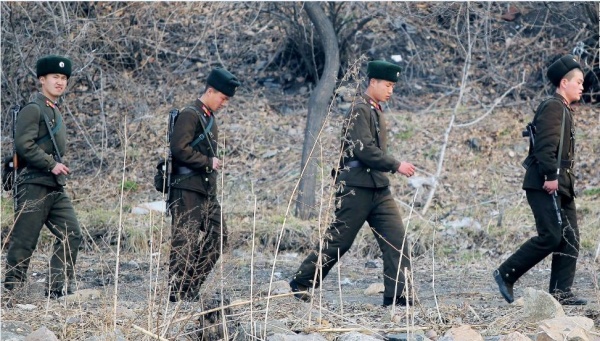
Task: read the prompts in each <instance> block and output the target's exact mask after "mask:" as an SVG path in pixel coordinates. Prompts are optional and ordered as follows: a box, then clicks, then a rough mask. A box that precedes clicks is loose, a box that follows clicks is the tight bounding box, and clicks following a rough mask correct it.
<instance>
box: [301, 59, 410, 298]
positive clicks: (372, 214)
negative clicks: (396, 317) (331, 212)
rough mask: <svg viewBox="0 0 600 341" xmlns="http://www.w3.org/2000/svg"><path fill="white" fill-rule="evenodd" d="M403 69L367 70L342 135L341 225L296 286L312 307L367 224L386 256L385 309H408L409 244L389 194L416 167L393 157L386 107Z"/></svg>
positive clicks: (383, 65) (305, 265)
mask: <svg viewBox="0 0 600 341" xmlns="http://www.w3.org/2000/svg"><path fill="white" fill-rule="evenodd" d="M400 71H401V69H400V67H399V66H397V65H395V64H392V63H388V62H385V61H380V60H377V61H372V62H370V63H369V64H368V66H367V76H368V78H369V79H368V87H367V90H366V92H365V93H364V94H363V96H362V97H360V99H359V100H358V102H357V103H355V104H354V106H353V108H352V110H351V112H350V114H349V116H348V119H347V121H346V123H345V124H344V128H343V129H342V149H343V155H344V156H343V158H342V159H341V160H340V165H339V173H337V174H338V175H337V178H336V182H337V183H338V184H340V185H342V184H343V186H341V189H340V191H338V192H337V193H336V211H335V220H334V222H333V223H332V224H331V225H330V226H329V228H328V230H327V232H326V239H325V240H324V241H323V242H322V247H321V248H320V249H319V248H317V249H316V250H315V251H314V252H311V254H310V255H309V256H308V257H307V258H306V259H305V260H304V261H303V262H302V264H301V265H300V267H299V269H298V271H297V272H296V273H295V274H294V276H293V279H292V280H291V281H290V287H291V289H292V291H293V292H296V293H297V294H295V296H296V298H298V299H301V300H304V301H308V300H310V296H309V295H308V294H306V293H305V292H306V291H307V290H308V288H311V287H313V286H314V287H318V286H319V285H320V283H321V281H322V280H323V278H325V276H327V274H328V273H329V271H330V270H331V269H332V268H333V266H334V265H335V264H336V263H337V262H338V260H339V257H341V256H343V255H344V254H345V253H346V252H347V251H348V250H349V249H350V246H351V245H352V243H353V242H354V239H355V238H356V235H357V234H358V232H359V230H360V229H361V227H362V226H363V224H364V223H365V222H368V223H369V226H370V227H371V229H372V230H373V234H374V235H375V239H376V240H377V243H378V244H379V247H380V249H381V251H382V254H383V272H384V280H383V282H384V286H385V291H384V294H383V305H384V306H389V305H392V304H396V305H407V304H410V303H411V301H412V299H410V298H408V295H407V290H406V289H407V288H406V287H405V271H406V270H408V269H410V261H409V255H408V241H406V240H405V236H406V233H405V230H404V226H403V223H402V217H401V216H400V211H399V209H398V206H397V204H396V202H395V200H394V198H393V196H392V195H391V192H390V189H389V184H390V183H389V179H388V177H387V175H386V174H387V173H392V174H393V173H396V172H397V173H400V174H402V175H405V176H407V177H410V176H412V175H413V174H414V173H415V167H414V166H413V165H412V164H411V163H408V162H404V161H402V162H400V161H399V160H397V159H396V158H395V157H393V156H392V155H389V154H388V152H387V124H386V122H385V115H384V113H383V110H382V108H381V105H380V103H381V102H386V101H387V100H389V99H390V96H391V95H392V92H393V90H394V85H395V83H396V82H397V81H398V77H399V75H400Z"/></svg>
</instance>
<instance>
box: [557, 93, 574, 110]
mask: <svg viewBox="0 0 600 341" xmlns="http://www.w3.org/2000/svg"><path fill="white" fill-rule="evenodd" d="M554 97H556V98H558V99H560V101H561V102H563V104H564V105H565V106H566V107H567V109H569V110H571V111H573V108H571V103H567V99H566V98H564V97H563V96H562V95H561V94H559V93H558V92H555V93H554Z"/></svg>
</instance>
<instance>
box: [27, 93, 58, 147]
mask: <svg viewBox="0 0 600 341" xmlns="http://www.w3.org/2000/svg"><path fill="white" fill-rule="evenodd" d="M29 104H34V105H37V106H38V107H39V108H40V115H42V116H43V117H42V118H43V119H44V121H46V119H47V117H46V115H45V114H44V113H43V112H42V108H41V107H40V105H39V104H37V103H36V102H29V103H27V105H29ZM27 105H26V106H27ZM61 124H62V118H61V116H60V115H59V116H58V119H57V120H56V124H55V125H54V127H52V128H49V124H48V125H46V128H48V134H46V135H44V136H42V137H40V138H38V139H36V140H35V143H37V144H42V143H44V142H46V141H48V140H49V139H51V137H54V135H56V133H58V131H59V130H60V127H61Z"/></svg>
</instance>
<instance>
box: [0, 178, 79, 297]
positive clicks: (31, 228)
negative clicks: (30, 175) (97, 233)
mask: <svg viewBox="0 0 600 341" xmlns="http://www.w3.org/2000/svg"><path fill="white" fill-rule="evenodd" d="M18 204H19V205H18V210H17V212H15V215H16V222H15V226H14V228H13V229H12V231H11V233H10V244H9V246H8V253H7V255H6V277H5V279H4V281H5V283H7V284H8V283H15V284H16V283H20V282H24V281H25V280H26V277H27V269H28V267H29V261H30V259H31V255H32V254H33V251H34V250H35V248H36V245H37V242H38V239H39V236H40V231H41V230H42V227H43V226H44V224H45V225H46V227H48V229H49V230H50V232H52V234H54V236H56V239H55V241H54V250H53V253H52V258H51V259H50V274H49V277H48V282H49V288H50V290H55V291H61V290H63V289H64V285H65V278H67V279H74V266H75V262H76V261H77V252H78V249H79V244H81V230H80V228H79V222H78V221H77V216H76V214H75V210H74V209H73V205H72V204H71V199H69V197H68V196H67V194H66V193H65V192H64V189H63V188H62V187H58V188H53V187H48V186H43V185H35V184H23V185H20V186H19V198H18Z"/></svg>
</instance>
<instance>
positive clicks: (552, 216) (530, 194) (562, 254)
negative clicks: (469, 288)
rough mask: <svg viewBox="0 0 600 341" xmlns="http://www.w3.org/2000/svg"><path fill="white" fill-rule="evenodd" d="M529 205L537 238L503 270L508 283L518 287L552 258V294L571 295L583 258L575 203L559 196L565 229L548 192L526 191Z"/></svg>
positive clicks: (529, 241)
mask: <svg viewBox="0 0 600 341" xmlns="http://www.w3.org/2000/svg"><path fill="white" fill-rule="evenodd" d="M526 194H527V202H528V203H529V206H530V207H531V211H533V217H534V218H535V226H536V229H537V236H535V237H532V238H530V239H529V240H527V241H526V242H525V243H524V244H523V245H521V247H520V248H519V249H518V250H517V251H516V252H515V253H514V254H513V255H512V256H510V257H509V258H508V259H507V260H506V261H505V262H504V263H502V265H500V267H499V271H500V274H501V275H502V277H503V279H504V281H505V282H508V283H514V282H515V281H516V280H517V279H519V278H520V277H521V276H522V275H523V274H525V273H526V272H527V271H528V270H529V269H531V268H532V267H534V266H535V265H536V264H537V263H539V262H541V261H542V260H543V259H544V258H546V257H547V256H549V255H550V254H552V267H551V273H550V286H549V291H550V293H555V292H568V291H570V290H571V286H572V285H573V280H574V277H575V267H576V265H577V257H578V256H579V228H578V227H577V214H576V207H575V199H574V198H573V197H570V196H566V195H558V196H557V198H556V203H557V206H558V207H559V208H560V210H561V218H562V225H559V224H558V217H557V215H556V210H555V208H554V203H553V200H554V199H553V196H552V195H549V194H548V193H547V192H545V191H540V190H526Z"/></svg>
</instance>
